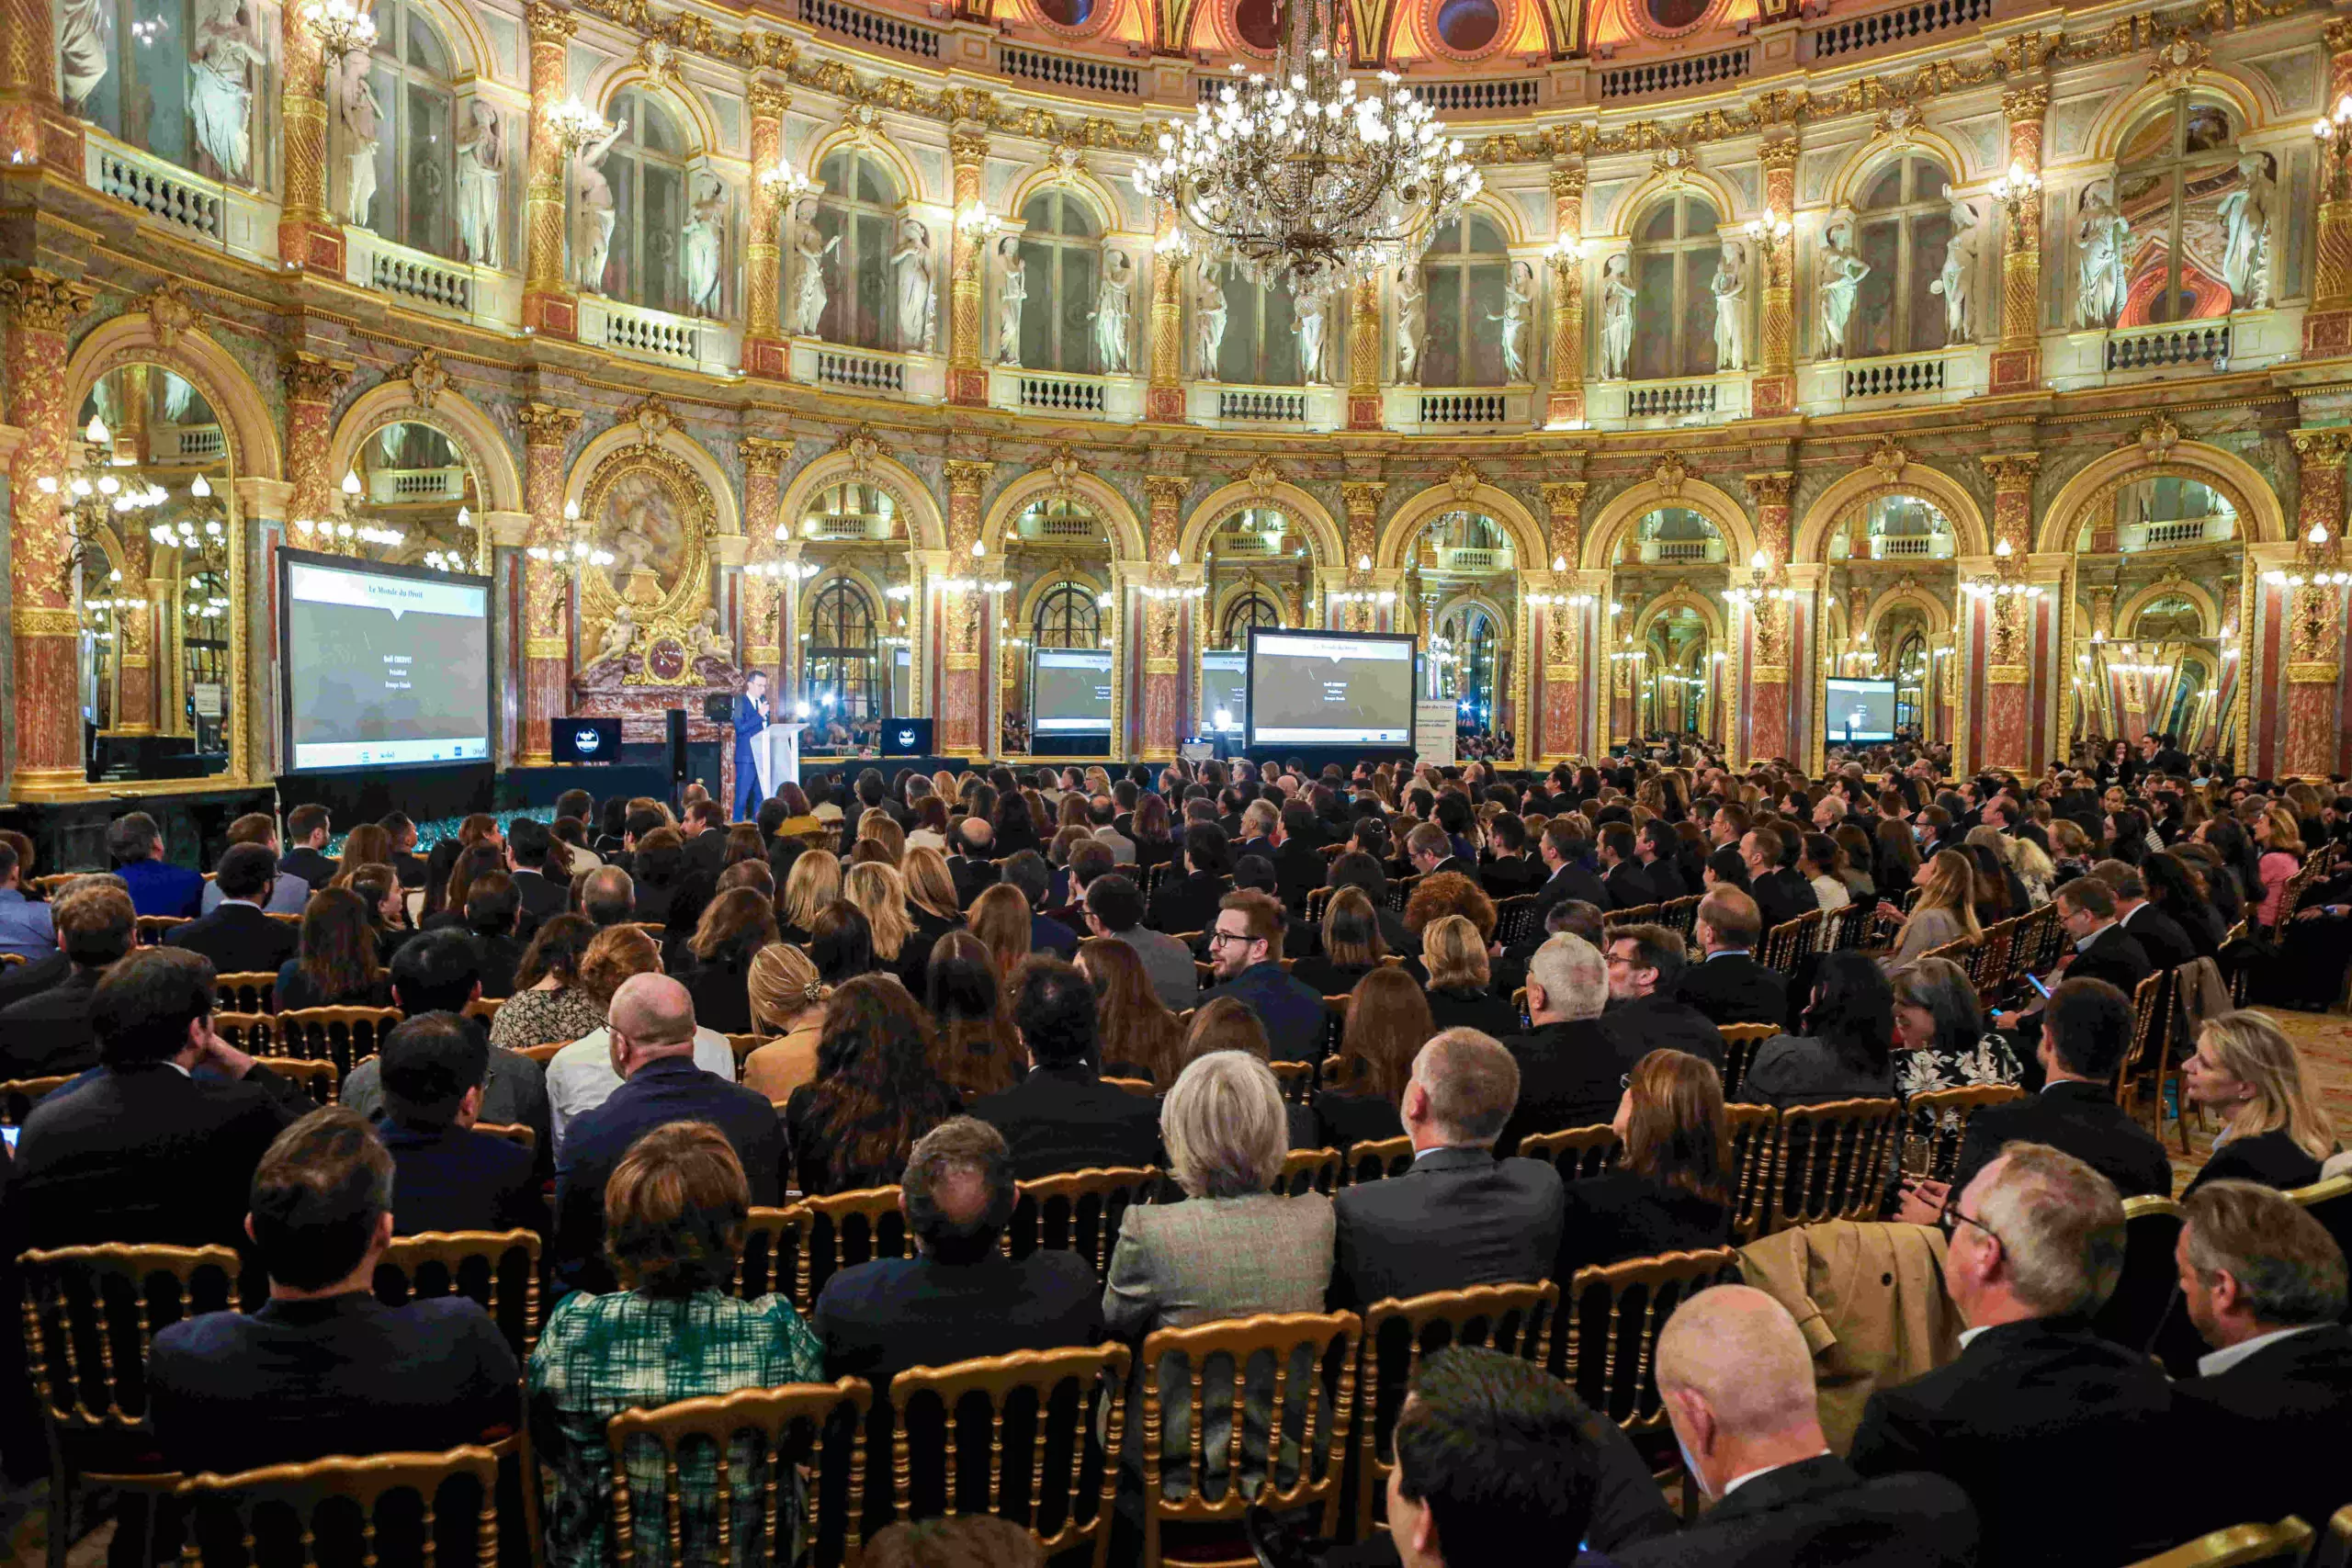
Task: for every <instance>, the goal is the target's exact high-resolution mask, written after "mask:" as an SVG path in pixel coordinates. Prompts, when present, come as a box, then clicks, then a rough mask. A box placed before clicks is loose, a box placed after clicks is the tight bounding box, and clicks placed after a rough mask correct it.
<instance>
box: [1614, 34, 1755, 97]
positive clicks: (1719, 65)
mask: <svg viewBox="0 0 2352 1568" xmlns="http://www.w3.org/2000/svg"><path fill="white" fill-rule="evenodd" d="M1755 63H1756V51H1755V50H1753V49H1751V48H1749V47H1748V46H1747V45H1745V44H1743V45H1741V46H1740V47H1739V48H1737V49H1726V50H1724V51H1720V52H1718V53H1715V54H1683V55H1677V56H1675V57H1673V58H1672V59H1668V60H1653V61H1645V62H1643V63H1642V64H1639V65H1621V66H1617V67H1614V68H1613V69H1611V70H1607V71H1603V72H1602V73H1600V96H1601V97H1602V98H1603V99H1604V100H1606V99H1609V98H1638V97H1645V96H1648V95H1649V94H1652V93H1679V92H1682V91H1685V90H1686V89H1689V88H1691V87H1719V86H1722V85H1724V84H1725V83H1727V82H1736V81H1738V80H1739V79H1740V78H1741V77H1743V76H1745V75H1747V73H1748V71H1749V70H1750V69H1751V68H1753V66H1754V65H1755Z"/></svg>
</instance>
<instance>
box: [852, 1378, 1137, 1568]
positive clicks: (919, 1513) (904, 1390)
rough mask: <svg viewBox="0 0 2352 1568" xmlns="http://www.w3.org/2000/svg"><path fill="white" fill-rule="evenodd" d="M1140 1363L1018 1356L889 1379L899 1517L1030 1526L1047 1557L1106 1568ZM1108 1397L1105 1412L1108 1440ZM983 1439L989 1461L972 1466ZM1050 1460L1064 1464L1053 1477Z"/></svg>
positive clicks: (895, 1503) (894, 1487) (1054, 1468)
mask: <svg viewBox="0 0 2352 1568" xmlns="http://www.w3.org/2000/svg"><path fill="white" fill-rule="evenodd" d="M1130 1360H1131V1355H1130V1352H1129V1351H1128V1349H1127V1348H1126V1347H1125V1345H1118V1344H1112V1345H1103V1346H1097V1347H1094V1348H1071V1349H1067V1350H1020V1351H1015V1352H1014V1353H1012V1354H1011V1355H1007V1356H989V1357H983V1358H980V1359H976V1360H970V1361H958V1362H956V1363H955V1364H954V1365H952V1366H945V1367H916V1368H913V1369H912V1370H910V1371H903V1372H900V1373H899V1375H898V1376H897V1377H895V1378H892V1379H891V1380H890V1405H891V1423H890V1426H891V1438H890V1459H891V1463H890V1469H891V1477H892V1488H891V1495H892V1498H893V1511H894V1514H895V1517H898V1518H900V1519H907V1518H923V1519H929V1518H938V1517H943V1516H944V1517H948V1518H953V1517H956V1515H958V1514H982V1513H984V1514H989V1515H993V1516H995V1517H999V1518H1005V1519H1011V1520H1012V1521H1013V1522H1014V1523H1016V1524H1020V1525H1023V1526H1025V1527H1026V1528H1027V1529H1028V1531H1029V1535H1030V1538H1031V1539H1032V1540H1035V1541H1036V1543H1037V1549H1038V1551H1040V1552H1041V1553H1043V1554H1044V1555H1045V1556H1046V1557H1047V1558H1057V1557H1059V1556H1060V1555H1061V1554H1062V1553H1064V1552H1075V1551H1078V1550H1080V1549H1081V1548H1089V1549H1091V1561H1092V1562H1093V1565H1094V1568H1103V1563H1104V1562H1105V1561H1107V1559H1108V1558H1109V1556H1110V1551H1111V1530H1112V1521H1113V1519H1114V1513H1115V1510H1114V1504H1115V1502H1116V1500H1117V1497H1118V1491H1119V1463H1118V1455H1119V1451H1120V1440H1121V1438H1122V1437H1123V1436H1124V1435H1125V1423H1124V1417H1125V1400H1124V1399H1123V1398H1122V1397H1121V1395H1122V1392H1123V1391H1124V1390H1125V1387H1126V1382H1127V1368H1128V1365H1129V1362H1130ZM1098 1399H1100V1401H1101V1403H1102V1405H1103V1413H1104V1422H1103V1433H1102V1440H1101V1441H1100V1442H1099V1443H1098V1442H1097V1441H1096V1433H1095V1426H1094V1411H1095V1408H1096V1404H1097V1401H1098ZM979 1412H984V1415H983V1414H979ZM982 1431H985V1433H986V1434H987V1437H988V1444H987V1450H986V1451H987V1455H988V1458H987V1460H986V1461H985V1463H974V1464H970V1465H967V1463H965V1462H964V1461H966V1460H967V1458H977V1456H978V1452H979V1444H978V1442H977V1441H976V1440H974V1439H976V1438H978V1435H979V1433H981V1432H982ZM1024 1457H1025V1458H1026V1460H1027V1461H1028V1462H1027V1463H1026V1464H1025V1465H1023V1463H1022V1461H1023V1458H1024ZM1049 1459H1050V1460H1053V1461H1058V1462H1056V1463H1054V1464H1052V1465H1051V1467H1050V1473H1049V1467H1048V1463H1047V1461H1048V1460H1049ZM1024 1472H1025V1474H1024ZM1024 1480H1025V1484H1024ZM1090 1481H1091V1485H1090V1484H1089V1483H1090ZM983 1483H985V1484H983ZM1090 1495H1091V1497H1092V1499H1093V1506H1092V1507H1091V1509H1090V1508H1088V1507H1087V1506H1086V1504H1087V1500H1088V1498H1089V1496H1090ZM1049 1526H1050V1527H1051V1528H1048V1527H1049Z"/></svg>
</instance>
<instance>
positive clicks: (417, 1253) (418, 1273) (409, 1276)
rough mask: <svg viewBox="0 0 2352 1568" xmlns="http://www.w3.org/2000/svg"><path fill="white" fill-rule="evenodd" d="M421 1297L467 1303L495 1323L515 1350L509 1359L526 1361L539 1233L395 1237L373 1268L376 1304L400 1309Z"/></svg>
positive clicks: (533, 1330)
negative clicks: (464, 1298)
mask: <svg viewBox="0 0 2352 1568" xmlns="http://www.w3.org/2000/svg"><path fill="white" fill-rule="evenodd" d="M435 1287H437V1288H435ZM421 1295H436V1296H467V1297H469V1298H471V1299H472V1300H473V1301H474V1302H476V1303H480V1305H481V1307H482V1309H483V1310H484V1311H486V1312H488V1313H489V1314H490V1315H491V1316H492V1317H493V1318H495V1319H497V1321H498V1326H499V1328H500V1329H501V1330H502V1331H503V1333H504V1334H505V1336H506V1339H507V1343H509V1344H511V1345H512V1346H514V1347H515V1359H516V1360H528V1359H530V1355H531V1349H532V1348H533V1347H534V1346H536V1345H537V1344H538V1342H539V1236H538V1233H537V1231H529V1230H512V1231H424V1232H422V1233H420V1234H418V1235H402V1236H394V1237H393V1238H392V1244H391V1246H390V1247H386V1248H385V1249H384V1256H383V1258H382V1260H381V1261H379V1263H378V1264H377V1265H376V1299H377V1300H379V1301H380V1302H382V1303H384V1304H385V1305H387V1306H399V1305H401V1303H405V1302H409V1301H412V1300H414V1299H415V1298H416V1297H418V1296H421ZM518 1296H519V1297H520V1299H519V1300H518V1299H517V1297H518Z"/></svg>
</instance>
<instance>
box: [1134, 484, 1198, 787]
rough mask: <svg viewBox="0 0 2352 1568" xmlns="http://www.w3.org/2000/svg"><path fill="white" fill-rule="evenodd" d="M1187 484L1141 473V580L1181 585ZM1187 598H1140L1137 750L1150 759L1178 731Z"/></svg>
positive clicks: (1166, 752) (1171, 750) (1168, 750)
mask: <svg viewBox="0 0 2352 1568" xmlns="http://www.w3.org/2000/svg"><path fill="white" fill-rule="evenodd" d="M1191 488H1192V484H1191V481H1190V480H1188V479H1183V478H1182V477H1181V476H1178V475H1174V474H1146V475H1145V476H1144V480H1143V490H1144V495H1145V496H1146V497H1147V498H1148V500H1149V502H1150V503H1151V510H1150V513H1149V518H1148V524H1147V536H1146V540H1145V544H1144V558H1145V560H1147V561H1148V562H1149V563H1150V564H1149V569H1148V570H1147V571H1146V572H1145V573H1144V577H1145V580H1146V581H1151V580H1152V579H1154V578H1158V579H1159V580H1160V581H1161V582H1162V583H1164V584H1165V586H1167V587H1169V588H1177V587H1181V586H1182V581H1180V579H1179V577H1178V572H1179V570H1180V568H1179V566H1178V564H1177V562H1176V559H1175V557H1176V541H1177V539H1178V537H1179V535H1180V533H1181V530H1182V527H1183V523H1184V514H1183V508H1184V496H1185V493H1186V492H1187V491H1189V490H1190V489H1191ZM1196 570H1197V569H1196ZM1195 580H1196V581H1197V579H1195ZM1193 603H1194V601H1193V600H1190V599H1152V598H1147V599H1145V600H1144V605H1143V615H1144V636H1143V643H1144V651H1143V696H1142V701H1141V702H1140V703H1139V704H1138V706H1139V707H1140V708H1141V709H1142V712H1143V753H1144V755H1145V756H1146V757H1148V758H1152V759H1155V760H1157V759H1160V758H1169V757H1173V756H1175V755H1176V744H1177V742H1178V741H1179V740H1181V739H1182V738H1183V734H1184V713H1185V702H1184V694H1183V684H1184V682H1183V670H1184V663H1185V648H1184V643H1185V638H1184V635H1183V634H1184V626H1183V620H1184V616H1185V614H1186V607H1187V606H1189V605H1191V604H1193ZM1195 638H1196V639H1197V633H1196V634H1195Z"/></svg>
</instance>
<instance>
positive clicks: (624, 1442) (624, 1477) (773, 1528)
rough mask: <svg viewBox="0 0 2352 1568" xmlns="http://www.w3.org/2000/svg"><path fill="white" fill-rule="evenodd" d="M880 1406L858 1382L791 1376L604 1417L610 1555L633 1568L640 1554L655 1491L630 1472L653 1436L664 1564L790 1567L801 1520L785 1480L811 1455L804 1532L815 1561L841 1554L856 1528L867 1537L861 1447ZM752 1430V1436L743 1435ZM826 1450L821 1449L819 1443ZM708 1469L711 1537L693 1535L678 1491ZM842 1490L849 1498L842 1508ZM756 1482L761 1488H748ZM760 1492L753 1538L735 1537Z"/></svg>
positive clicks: (640, 1470) (639, 1471)
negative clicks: (869, 1414) (609, 1466)
mask: <svg viewBox="0 0 2352 1568" xmlns="http://www.w3.org/2000/svg"><path fill="white" fill-rule="evenodd" d="M873 1403H874V1391H873V1389H872V1387H871V1386H869V1385H868V1384H867V1383H866V1382H865V1381H864V1380H863V1379H859V1378H843V1379H842V1380H841V1381H840V1382H831V1383H786V1384H785V1385H784V1386H783V1387H781V1388H747V1389H743V1390H741V1391H739V1392H737V1393H728V1394H713V1395H706V1396H705V1397H702V1398H699V1399H682V1400H679V1401H677V1402H675V1403H674V1404H664V1405H662V1406H661V1407H659V1408H658V1409H653V1410H624V1411H622V1412H621V1413H620V1414H619V1415H617V1416H614V1417H613V1418H612V1419H610V1420H609V1421H607V1422H605V1446H606V1447H607V1448H608V1449H609V1450H611V1452H612V1457H613V1506H612V1540H613V1561H614V1562H616V1563H619V1564H621V1568H629V1565H630V1564H633V1563H635V1562H636V1561H637V1537H638V1531H639V1528H640V1525H641V1523H643V1522H647V1521H641V1520H640V1518H639V1515H640V1514H641V1513H642V1512H644V1511H645V1503H646V1502H647V1500H648V1498H649V1495H650V1494H651V1493H652V1492H653V1490H654V1488H652V1487H650V1486H647V1485H645V1484H643V1481H642V1478H643V1477H644V1476H645V1475H646V1473H647V1472H648V1468H649V1467H646V1466H642V1465H639V1466H638V1467H637V1468H636V1470H635V1472H634V1473H632V1468H631V1450H637V1451H639V1452H641V1451H642V1450H643V1448H644V1446H645V1445H647V1444H650V1445H651V1446H652V1447H653V1448H654V1449H655V1450H657V1451H658V1452H659V1454H660V1455H661V1465H660V1469H659V1472H658V1473H659V1475H660V1477H661V1480H660V1483H659V1497H660V1508H661V1518H662V1525H663V1529H664V1535H665V1543H666V1545H667V1547H668V1551H667V1552H666V1553H665V1554H664V1555H663V1557H662V1561H663V1562H667V1563H670V1564H672V1565H673V1568H678V1565H680V1564H684V1563H689V1562H716V1563H726V1564H732V1563H736V1562H742V1563H759V1564H763V1565H765V1568H790V1565H791V1563H792V1562H793V1550H792V1547H793V1539H794V1529H793V1527H794V1521H793V1518H792V1517H791V1510H790V1499H791V1496H792V1495H793V1491H794V1488H793V1486H792V1485H791V1484H790V1483H789V1481H788V1477H789V1475H790V1473H791V1472H792V1470H793V1469H794V1467H796V1466H797V1465H800V1464H804V1463H808V1462H809V1458H810V1456H811V1455H815V1456H816V1468H817V1470H818V1475H817V1479H816V1483H815V1484H813V1485H811V1486H810V1487H809V1516H808V1519H807V1522H806V1525H805V1527H804V1528H803V1530H802V1535H803V1538H804V1539H806V1540H809V1541H812V1542H815V1543H816V1549H815V1550H814V1551H811V1553H810V1556H809V1561H810V1562H812V1563H813V1562H820V1561H822V1562H840V1561H842V1556H843V1555H844V1553H845V1548H846V1544H847V1541H848V1539H849V1534H850V1532H852V1531H854V1532H856V1534H857V1536H858V1537H859V1539H860V1540H863V1539H864V1536H865V1526H864V1522H863V1521H864V1519H865V1496H864V1483H865V1466H864V1465H862V1464H860V1463H858V1462H857V1458H856V1453H855V1445H856V1443H857V1441H858V1438H859V1434H860V1429H861V1428H862V1427H864V1426H865V1413H866V1411H867V1409H868V1408H870V1407H871V1406H872V1404H873ZM746 1438H749V1439H750V1441H749V1442H745V1441H744V1439H746ZM820 1448H821V1450H823V1451H822V1452H821V1454H820V1453H819V1451H818V1450H820ZM701 1474H711V1475H712V1476H713V1479H714V1481H715V1483H716V1490H715V1498H716V1503H717V1506H716V1507H715V1508H713V1510H712V1511H711V1515H710V1518H711V1521H712V1529H713V1531H714V1539H712V1540H692V1539H689V1532H688V1531H687V1530H686V1529H684V1515H685V1513H686V1512H687V1510H686V1509H685V1507H684V1504H683V1498H682V1495H681V1493H682V1490H683V1485H682V1483H683V1482H684V1479H685V1477H687V1476H689V1475H695V1476H696V1477H697V1478H698V1477H699V1476H700V1475H701ZM842 1486H846V1488H847V1492H846V1506H842V1507H841V1509H840V1510H839V1512H835V1509H834V1504H835V1501H836V1499H838V1498H841V1497H842V1490H841V1488H842ZM752 1488H756V1489H757V1490H756V1493H755V1494H754V1493H752ZM754 1495H755V1496H756V1499H757V1506H758V1510H759V1513H758V1523H757V1526H756V1528H757V1529H758V1532H759V1535H760V1538H761V1540H759V1541H758V1542H753V1541H749V1540H747V1541H744V1542H743V1543H742V1545H741V1549H738V1548H737V1547H736V1545H735V1541H734V1534H735V1524H736V1521H737V1518H738V1517H739V1512H740V1508H741V1506H742V1505H743V1504H746V1503H748V1502H749V1501H750V1500H751V1498H752V1496H754Z"/></svg>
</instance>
